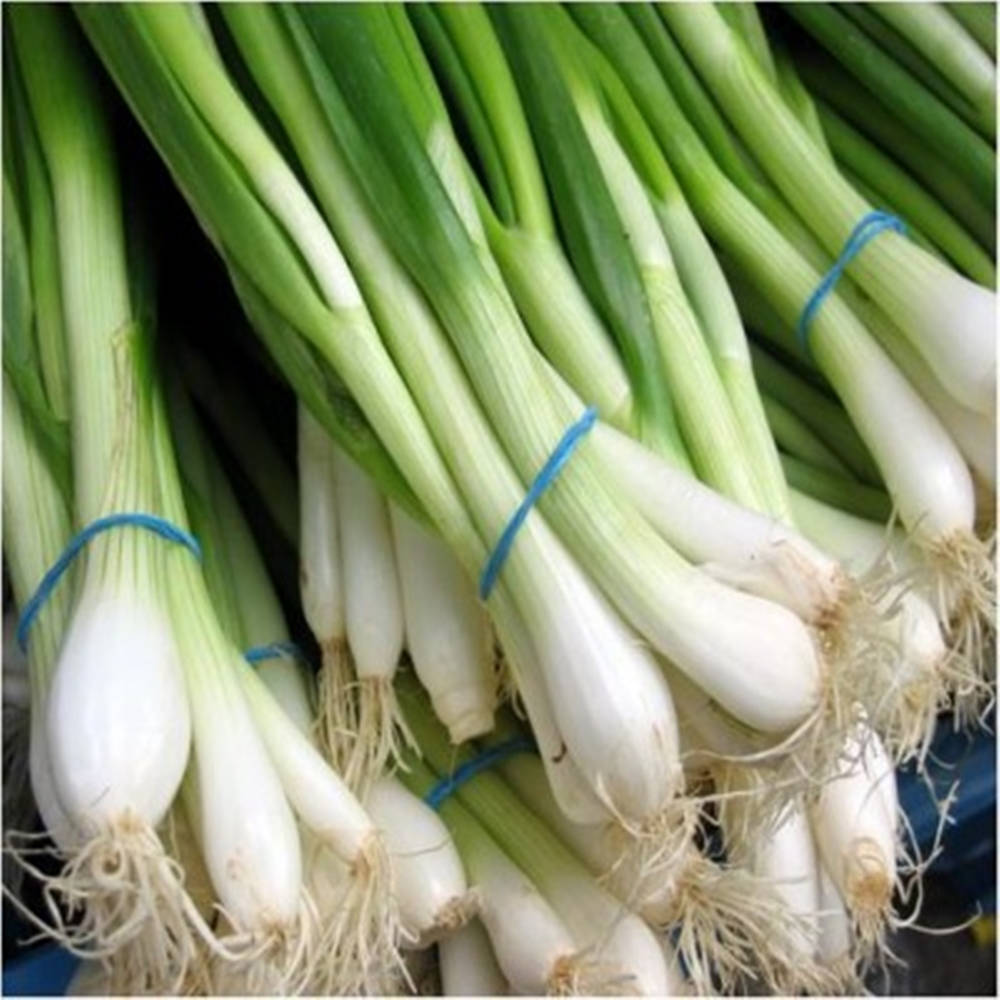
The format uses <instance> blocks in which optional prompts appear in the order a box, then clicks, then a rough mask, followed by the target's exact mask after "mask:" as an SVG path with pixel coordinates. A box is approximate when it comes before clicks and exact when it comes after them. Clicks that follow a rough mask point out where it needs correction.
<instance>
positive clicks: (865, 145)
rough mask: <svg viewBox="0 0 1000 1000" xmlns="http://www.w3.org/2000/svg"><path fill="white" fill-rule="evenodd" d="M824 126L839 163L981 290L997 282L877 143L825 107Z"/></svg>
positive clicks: (984, 257) (963, 235)
mask: <svg viewBox="0 0 1000 1000" xmlns="http://www.w3.org/2000/svg"><path fill="white" fill-rule="evenodd" d="M819 114H820V120H821V121H822V123H823V128H824V130H825V131H826V134H827V137H828V138H829V141H830V146H831V148H832V149H833V153H834V155H835V156H836V158H837V160H838V161H840V162H841V163H842V164H844V165H845V166H847V167H848V168H850V170H851V171H852V172H854V173H856V174H857V175H858V177H859V178H860V179H861V180H862V181H863V182H864V183H865V184H868V185H870V186H871V187H872V189H873V190H874V191H875V192H877V193H878V194H879V195H880V196H881V197H882V198H884V199H885V200H886V202H887V203H888V204H890V205H891V206H892V208H893V209H894V210H895V211H898V212H899V214H900V215H901V216H902V217H903V218H905V219H907V220H908V221H909V222H912V224H913V225H914V226H916V227H918V229H919V230H920V232H921V233H922V234H924V235H925V236H926V237H927V238H928V239H929V240H931V241H932V242H933V243H934V244H935V245H936V246H937V247H938V248H939V249H940V250H942V251H943V252H944V253H945V254H946V255H947V256H948V257H949V258H950V259H951V260H952V261H953V263H954V264H955V265H956V266H957V267H959V268H961V269H962V270H963V271H964V272H965V273H966V274H967V275H968V276H969V277H970V278H972V279H973V280H974V281H978V282H979V283H980V284H981V285H988V286H992V285H994V284H995V282H996V267H995V266H994V264H993V261H992V260H991V259H990V256H989V254H987V253H986V252H985V251H984V250H983V249H982V247H980V246H979V244H978V243H976V241H975V240H974V239H972V237H971V236H969V234H968V233H967V232H966V231H965V230H964V229H963V228H962V226H961V225H959V223H958V222H956V221H955V219H953V218H952V216H951V215H949V214H948V212H947V211H946V210H945V208H944V207H943V206H942V205H941V204H940V203H939V202H938V201H937V200H936V199H935V198H934V197H932V196H931V195H930V194H928V192H927V191H925V190H924V188H922V187H921V186H920V184H919V183H918V182H917V181H916V180H914V179H913V178H912V177H911V176H910V175H909V174H908V173H906V171H905V170H903V169H902V168H901V167H899V166H897V165H896V164H895V163H894V162H893V161H892V159H890V158H889V157H888V156H886V155H885V154H884V153H883V152H882V151H881V150H880V149H879V148H878V147H877V146H876V145H875V144H874V143H872V142H871V141H869V140H868V139H866V138H865V137H864V135H862V134H861V133H860V132H858V131H857V130H856V129H854V128H853V127H852V126H851V125H849V124H848V123H847V122H846V121H845V120H844V119H843V118H841V117H840V115H838V114H837V113H836V112H835V111H834V110H833V109H832V108H831V107H830V106H829V105H827V104H825V103H823V102H820V104H819Z"/></svg>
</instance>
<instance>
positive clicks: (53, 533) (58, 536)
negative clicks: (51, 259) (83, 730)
mask: <svg viewBox="0 0 1000 1000" xmlns="http://www.w3.org/2000/svg"><path fill="white" fill-rule="evenodd" d="M3 425H4V431H3V523H4V544H3V550H4V563H5V565H6V567H7V571H8V572H9V574H10V583H11V588H12V590H13V594H14V603H15V605H16V606H17V607H18V608H19V609H21V610H23V609H24V606H25V604H26V603H27V601H28V600H29V599H30V598H31V596H32V594H34V592H35V588H36V587H37V586H38V584H39V583H40V582H41V579H42V577H43V576H44V575H45V573H46V572H47V571H48V570H49V568H50V567H51V566H52V564H53V563H54V562H55V561H56V559H57V558H58V557H59V555H60V553H61V552H62V550H63V548H64V547H65V545H66V542H67V541H68V540H69V538H70V533H71V523H70V516H69V506H68V504H67V502H66V498H65V497H64V496H63V494H62V491H61V490H60V489H59V486H58V484H57V482H56V480H55V478H54V477H53V475H52V472H51V470H50V469H49V466H48V463H47V462H46V461H45V457H44V455H43V454H42V452H41V450H40V449H39V447H38V444H37V441H36V440H35V438H34V434H33V432H32V429H31V427H30V425H29V423H28V421H27V419H26V414H25V412H24V409H23V408H22V406H21V404H20V402H19V400H18V398H17V392H16V390H15V389H14V387H13V385H12V384H11V383H10V381H9V380H8V379H7V378H6V377H4V380H3ZM73 576H74V574H73V573H72V572H70V573H69V574H68V575H67V578H64V579H63V580H62V581H61V583H60V585H59V586H57V587H56V589H55V590H54V591H52V593H51V594H50V595H49V598H48V599H47V600H46V602H45V604H44V605H43V607H42V609H41V611H40V612H39V613H38V615H37V617H36V618H35V620H34V624H33V625H32V626H31V631H30V632H29V633H28V665H29V672H28V680H29V683H30V685H31V710H32V712H33V713H36V712H42V713H43V712H44V706H45V695H46V693H47V691H48V686H49V682H50V680H51V678H52V674H53V671H54V670H55V666H56V658H57V657H58V655H59V647H60V646H61V644H62V638H63V633H64V632H65V629H66V622H67V621H68V620H69V612H70V608H71V606H72V596H73Z"/></svg>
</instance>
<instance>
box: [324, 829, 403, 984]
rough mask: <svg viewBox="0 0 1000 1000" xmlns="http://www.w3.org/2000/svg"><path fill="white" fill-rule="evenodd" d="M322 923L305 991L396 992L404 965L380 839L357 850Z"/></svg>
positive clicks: (389, 875)
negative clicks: (316, 957) (315, 960)
mask: <svg viewBox="0 0 1000 1000" xmlns="http://www.w3.org/2000/svg"><path fill="white" fill-rule="evenodd" d="M322 920H323V934H322V938H321V940H320V942H319V944H320V949H319V950H320V955H321V961H320V963H319V964H318V965H317V967H316V968H315V971H314V975H313V978H312V981H311V983H310V984H309V985H310V992H312V993H316V994H320V995H325V996H337V995H341V996H343V995H347V996H351V995H358V994H368V995H376V996H377V995H384V994H387V993H393V992H396V991H397V990H398V985H399V981H400V977H403V979H404V981H405V979H406V967H405V965H404V963H403V960H402V957H401V956H400V951H399V944H400V939H401V932H400V923H399V913H398V910H397V907H396V899H395V891H394V887H393V884H392V868H391V862H390V859H389V855H388V853H387V851H386V849H385V846H384V844H383V843H382V840H381V839H380V837H378V836H377V835H371V836H370V837H369V838H368V840H367V841H366V842H365V845H364V846H363V848H362V849H361V850H360V851H359V852H358V856H357V857H356V858H355V860H354V862H353V864H352V865H351V867H350V870H349V872H348V874H347V878H346V879H345V880H344V881H343V883H342V889H341V892H340V893H339V895H338V898H337V900H336V901H335V903H334V905H333V906H332V907H330V908H324V913H323V914H322Z"/></svg>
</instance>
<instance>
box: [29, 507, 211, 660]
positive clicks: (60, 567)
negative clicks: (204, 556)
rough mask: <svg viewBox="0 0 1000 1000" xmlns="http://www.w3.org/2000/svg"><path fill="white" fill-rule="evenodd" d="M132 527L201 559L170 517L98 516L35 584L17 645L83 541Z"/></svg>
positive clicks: (137, 513)
mask: <svg viewBox="0 0 1000 1000" xmlns="http://www.w3.org/2000/svg"><path fill="white" fill-rule="evenodd" d="M121 527H132V528H143V529H144V530H146V531H151V532H152V533H153V534H154V535H159V536H160V538H165V539H166V540H167V541H168V542H175V543H176V544H178V545H183V546H184V547H185V548H186V549H189V550H190V551H191V552H192V553H193V554H194V556H195V558H196V559H199V560H200V559H201V546H200V545H199V544H198V539H197V538H195V537H194V535H192V534H191V533H190V532H187V531H185V530H184V529H183V528H179V527H178V526H177V525H176V524H174V523H173V522H172V521H168V520H167V519H166V518H163V517H158V516H157V515H156V514H144V513H142V512H141V511H123V512H121V513H119V514H108V515H107V516H105V517H99V518H97V520H96V521H91V522H90V524H88V525H87V526H86V527H85V528H83V529H81V530H80V531H79V532H77V533H76V534H75V535H74V536H73V537H72V538H71V539H70V540H69V542H68V543H67V545H66V548H65V549H63V551H62V555H60V556H59V558H58V559H57V560H56V561H55V562H54V563H53V564H52V567H51V568H50V569H49V570H48V572H47V573H46V574H45V576H43V577H42V579H41V582H40V583H39V584H38V586H37V587H36V588H35V592H34V593H33V594H32V595H31V599H30V600H29V601H28V603H27V604H25V606H24V610H23V611H22V612H21V617H20V619H19V620H18V623H17V642H18V645H20V647H21V649H23V650H24V651H25V652H27V649H28V632H29V630H30V629H31V625H32V622H34V620H35V619H36V618H37V617H38V614H39V612H40V611H41V610H42V608H43V607H44V605H45V602H46V601H47V600H48V599H49V597H50V596H51V595H52V591H53V590H55V588H56V585H57V584H58V583H59V581H60V580H61V579H62V577H63V574H64V573H65V572H66V570H68V569H69V568H70V566H71V565H72V563H73V560H74V559H75V558H76V557H77V556H78V555H79V554H80V553H81V552H82V551H83V549H84V548H85V547H86V545H87V543H88V542H89V541H90V540H91V539H92V538H94V537H96V536H97V535H100V534H101V533H102V532H105V531H110V530H111V529H112V528H121Z"/></svg>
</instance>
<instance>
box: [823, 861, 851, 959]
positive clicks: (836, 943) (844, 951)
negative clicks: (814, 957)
mask: <svg viewBox="0 0 1000 1000" xmlns="http://www.w3.org/2000/svg"><path fill="white" fill-rule="evenodd" d="M819 905H820V919H819V949H818V950H819V960H820V961H821V962H822V963H823V964H824V965H833V964H835V963H837V962H839V961H841V960H843V959H844V957H845V956H847V955H849V954H850V951H851V921H850V919H849V918H848V916H847V910H846V909H845V908H844V900H843V899H842V898H841V896H840V893H839V892H838V891H837V887H836V886H835V885H834V884H833V879H832V878H830V876H829V874H827V870H826V868H825V867H824V866H823V865H820V866H819Z"/></svg>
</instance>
